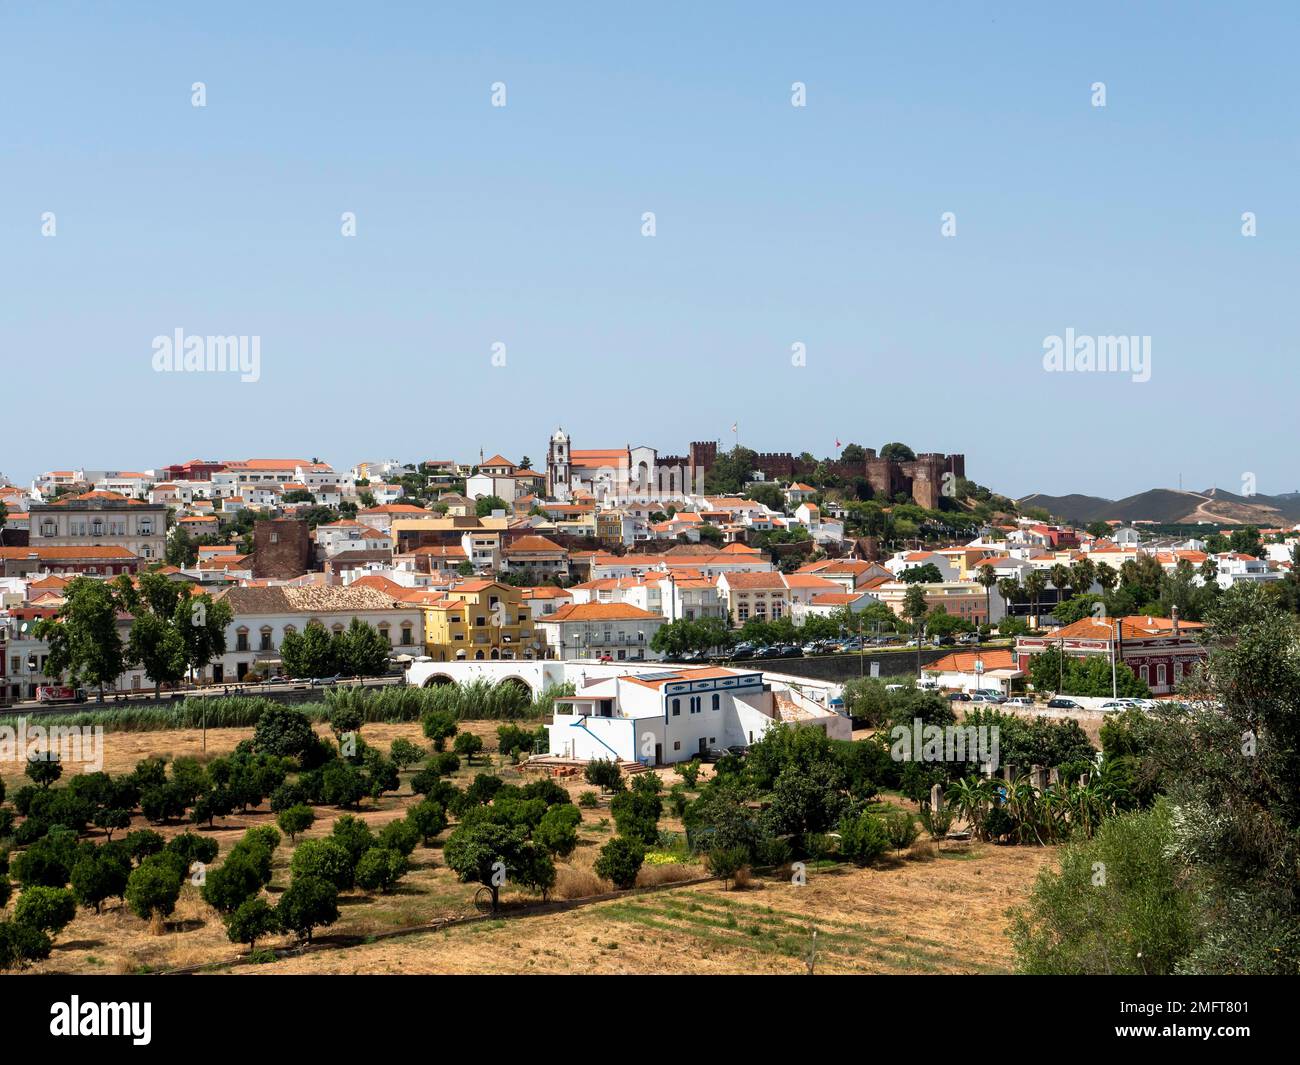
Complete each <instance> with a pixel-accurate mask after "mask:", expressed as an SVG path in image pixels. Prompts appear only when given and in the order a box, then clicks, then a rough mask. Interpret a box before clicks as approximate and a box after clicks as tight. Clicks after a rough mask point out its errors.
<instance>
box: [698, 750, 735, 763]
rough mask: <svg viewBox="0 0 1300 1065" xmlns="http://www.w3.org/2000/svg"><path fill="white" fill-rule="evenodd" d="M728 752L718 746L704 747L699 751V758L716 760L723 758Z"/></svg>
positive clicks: (705, 760)
mask: <svg viewBox="0 0 1300 1065" xmlns="http://www.w3.org/2000/svg"><path fill="white" fill-rule="evenodd" d="M728 753H730V752H728V751H724V750H722V749H721V748H720V747H705V748H704V750H703V751H702V752H701V753H700V760H701V761H703V762H717V761H719V760H720V759H722V758H725V757H726V756H727V755H728Z"/></svg>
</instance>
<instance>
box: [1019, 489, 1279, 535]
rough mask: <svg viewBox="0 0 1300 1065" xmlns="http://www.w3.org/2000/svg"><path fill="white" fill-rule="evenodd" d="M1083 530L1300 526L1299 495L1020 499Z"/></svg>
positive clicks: (1172, 493)
mask: <svg viewBox="0 0 1300 1065" xmlns="http://www.w3.org/2000/svg"><path fill="white" fill-rule="evenodd" d="M1016 502H1017V503H1019V504H1020V507H1021V508H1022V509H1023V508H1025V507H1041V508H1043V509H1044V510H1046V511H1047V512H1048V513H1049V514H1053V515H1056V516H1058V517H1061V518H1066V519H1068V520H1069V521H1072V522H1075V523H1077V524H1081V525H1087V524H1088V523H1089V522H1093V521H1124V522H1131V521H1155V522H1162V523H1166V524H1194V523H1196V522H1202V521H1204V522H1217V523H1219V524H1223V525H1262V526H1269V527H1271V526H1275V525H1292V524H1294V523H1295V522H1297V521H1300V493H1297V492H1288V493H1286V494H1285V495H1278V496H1264V495H1256V496H1250V497H1246V496H1239V495H1233V494H1232V493H1231V492H1225V491H1224V490H1223V489H1222V488H1211V489H1208V490H1207V491H1204V492H1186V491H1180V490H1177V489H1173V488H1153V489H1151V490H1150V491H1149V492H1140V493H1138V494H1137V495H1133V496H1127V497H1126V498H1124V499H1103V498H1101V497H1100V496H1085V495H1065V496H1049V495H1044V494H1043V493H1041V492H1035V493H1033V494H1032V495H1027V496H1025V497H1024V498H1023V499H1018V500H1016Z"/></svg>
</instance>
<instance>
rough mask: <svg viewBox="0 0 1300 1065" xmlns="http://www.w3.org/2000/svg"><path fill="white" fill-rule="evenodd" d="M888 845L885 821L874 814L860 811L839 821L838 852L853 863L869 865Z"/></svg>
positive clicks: (888, 839) (888, 838)
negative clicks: (854, 815)
mask: <svg viewBox="0 0 1300 1065" xmlns="http://www.w3.org/2000/svg"><path fill="white" fill-rule="evenodd" d="M889 846H890V837H889V833H888V832H887V830H886V828H885V823H884V821H883V820H882V819H881V818H879V817H877V816H876V815H875V814H870V813H860V814H858V815H857V816H856V817H846V818H845V819H844V820H843V821H841V822H840V854H841V855H843V856H844V857H845V858H847V859H848V860H849V861H851V862H852V863H853V864H854V865H863V866H865V865H870V864H871V863H872V862H874V861H876V860H877V859H879V858H880V857H881V855H883V854H884V853H885V851H887V850H888V849H889Z"/></svg>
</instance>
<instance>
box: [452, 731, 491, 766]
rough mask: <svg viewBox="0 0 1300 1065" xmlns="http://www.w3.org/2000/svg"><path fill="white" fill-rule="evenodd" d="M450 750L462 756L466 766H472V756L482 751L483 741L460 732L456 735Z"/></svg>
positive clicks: (470, 733) (472, 735)
mask: <svg viewBox="0 0 1300 1065" xmlns="http://www.w3.org/2000/svg"><path fill="white" fill-rule="evenodd" d="M452 750H453V751H455V752H456V753H457V754H459V755H464V757H465V764H466V765H473V764H474V756H475V755H476V754H478V753H480V752H481V751H482V750H483V740H482V738H481V737H479V736H476V735H474V733H472V732H461V733H459V734H457V736H456V740H455V742H454V743H453V744H452Z"/></svg>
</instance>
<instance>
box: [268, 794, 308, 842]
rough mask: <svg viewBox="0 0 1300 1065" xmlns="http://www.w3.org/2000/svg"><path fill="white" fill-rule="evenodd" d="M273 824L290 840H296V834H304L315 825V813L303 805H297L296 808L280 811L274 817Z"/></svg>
mask: <svg viewBox="0 0 1300 1065" xmlns="http://www.w3.org/2000/svg"><path fill="white" fill-rule="evenodd" d="M275 823H276V824H277V825H279V826H280V828H281V830H283V832H284V833H285V835H287V836H288V837H289V839H290V840H296V839H297V838H298V833H300V832H306V831H307V829H309V828H311V826H312V825H313V824H315V823H316V812H315V811H314V810H313V809H312V808H311V807H310V806H307V805H306V804H305V803H299V804H298V805H297V806H290V807H288V808H287V809H284V810H281V811H280V812H279V814H278V815H276V819H275Z"/></svg>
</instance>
